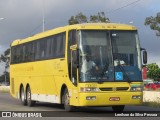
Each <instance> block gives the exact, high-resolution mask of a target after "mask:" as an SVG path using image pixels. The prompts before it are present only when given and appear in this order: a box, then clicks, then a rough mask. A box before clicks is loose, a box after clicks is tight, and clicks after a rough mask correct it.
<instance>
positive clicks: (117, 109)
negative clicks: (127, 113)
mask: <svg viewBox="0 0 160 120" xmlns="http://www.w3.org/2000/svg"><path fill="white" fill-rule="evenodd" d="M124 108H125V105H117V106H112V109H113V111H114V112H123V110H124Z"/></svg>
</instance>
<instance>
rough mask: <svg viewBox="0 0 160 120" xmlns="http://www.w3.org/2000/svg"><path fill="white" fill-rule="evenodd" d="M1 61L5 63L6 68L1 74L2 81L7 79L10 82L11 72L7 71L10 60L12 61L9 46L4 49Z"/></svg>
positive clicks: (0, 80) (0, 79)
mask: <svg viewBox="0 0 160 120" xmlns="http://www.w3.org/2000/svg"><path fill="white" fill-rule="evenodd" d="M0 62H4V63H5V70H4V72H3V74H2V75H1V76H0V82H4V81H5V79H6V82H7V83H8V82H9V72H7V69H9V62H10V48H8V49H7V50H6V51H4V53H3V54H1V56H0Z"/></svg>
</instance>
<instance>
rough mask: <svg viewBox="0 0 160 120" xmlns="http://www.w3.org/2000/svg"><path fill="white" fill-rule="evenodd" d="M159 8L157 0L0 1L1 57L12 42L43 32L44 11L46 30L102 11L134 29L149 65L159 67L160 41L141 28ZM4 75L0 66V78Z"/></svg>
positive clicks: (159, 2) (146, 28)
mask: <svg viewBox="0 0 160 120" xmlns="http://www.w3.org/2000/svg"><path fill="white" fill-rule="evenodd" d="M134 2H135V3H134ZM130 3H134V4H130ZM159 5H160V0H0V18H4V19H3V20H0V54H1V53H3V52H4V51H5V50H6V49H7V48H9V46H10V44H11V43H12V42H13V40H15V39H23V38H26V37H29V36H32V35H34V34H36V33H39V32H42V23H43V22H42V21H43V10H44V16H45V30H49V29H54V28H56V27H60V26H65V25H67V24H68V20H69V18H70V17H71V16H74V15H76V14H78V13H79V12H82V13H83V14H85V15H87V16H90V15H93V14H97V13H98V12H101V11H103V12H104V13H105V14H106V17H108V18H109V19H110V20H111V22H114V23H124V24H131V25H134V26H136V27H137V28H138V32H139V38H140V44H141V47H143V48H146V50H147V52H148V63H157V64H159V65H160V53H159V51H160V37H157V36H156V35H155V34H156V33H155V31H152V30H151V29H150V28H149V27H148V26H145V25H144V21H145V18H146V17H149V16H156V15H157V13H158V12H160V7H159ZM119 8H120V9H119ZM3 71H4V64H2V63H0V74H1V73H2V72H3Z"/></svg>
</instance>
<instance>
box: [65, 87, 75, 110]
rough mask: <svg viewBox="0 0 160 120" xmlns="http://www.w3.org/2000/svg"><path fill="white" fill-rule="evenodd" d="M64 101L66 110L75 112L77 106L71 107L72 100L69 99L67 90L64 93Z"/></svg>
mask: <svg viewBox="0 0 160 120" xmlns="http://www.w3.org/2000/svg"><path fill="white" fill-rule="evenodd" d="M63 101H64V109H65V111H68V112H73V111H74V110H75V106H71V105H70V98H69V93H68V90H67V89H65V91H64V94H63Z"/></svg>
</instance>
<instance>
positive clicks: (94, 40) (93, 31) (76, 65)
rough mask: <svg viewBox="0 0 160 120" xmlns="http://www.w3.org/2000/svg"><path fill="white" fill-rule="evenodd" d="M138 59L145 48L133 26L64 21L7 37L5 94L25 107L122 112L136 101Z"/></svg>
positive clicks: (139, 94) (139, 95)
mask: <svg viewBox="0 0 160 120" xmlns="http://www.w3.org/2000/svg"><path fill="white" fill-rule="evenodd" d="M142 53H143V55H142ZM141 55H142V56H143V59H142V58H141ZM142 61H143V64H146V62H147V52H146V50H145V49H142V48H141V47H140V43H139V39H138V33H137V29H136V27H134V26H130V25H125V24H115V23H107V24H106V23H84V24H76V25H68V26H64V27H60V28H56V29H53V30H49V31H46V32H43V33H39V34H37V35H34V36H32V37H28V38H26V39H22V40H15V41H13V43H12V44H11V62H10V85H11V89H10V93H11V95H12V96H13V97H15V98H18V99H20V100H21V102H22V104H23V105H28V106H32V105H34V104H35V103H36V102H37V101H38V102H50V103H57V104H63V105H64V109H65V110H66V111H73V110H75V108H76V107H79V106H87V107H89V106H99V107H100V106H111V107H112V108H113V110H114V111H123V109H124V107H125V105H140V104H141V103H142V98H143V94H142V90H143V84H142Z"/></svg>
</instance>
